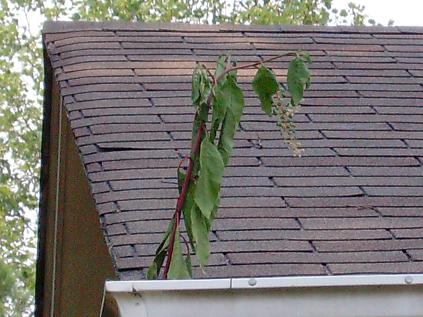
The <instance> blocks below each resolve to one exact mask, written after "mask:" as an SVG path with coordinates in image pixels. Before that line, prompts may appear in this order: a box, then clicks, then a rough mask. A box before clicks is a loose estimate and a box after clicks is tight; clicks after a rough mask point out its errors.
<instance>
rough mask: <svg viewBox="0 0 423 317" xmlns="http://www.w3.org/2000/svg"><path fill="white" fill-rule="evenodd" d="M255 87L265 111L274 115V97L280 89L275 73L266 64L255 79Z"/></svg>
mask: <svg viewBox="0 0 423 317" xmlns="http://www.w3.org/2000/svg"><path fill="white" fill-rule="evenodd" d="M253 89H254V91H255V93H256V94H257V95H258V97H259V99H260V102H261V107H262V109H263V111H264V112H265V113H266V114H267V115H269V116H271V115H272V103H273V102H272V98H273V95H274V94H275V93H276V92H277V91H278V90H279V83H278V81H277V80H276V77H275V74H274V73H273V72H272V71H271V70H270V69H269V68H267V67H266V66H261V67H260V69H259V70H258V71H257V73H256V75H255V76H254V79H253Z"/></svg>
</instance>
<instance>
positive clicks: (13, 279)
mask: <svg viewBox="0 0 423 317" xmlns="http://www.w3.org/2000/svg"><path fill="white" fill-rule="evenodd" d="M363 10H364V8H362V7H360V6H355V5H353V4H352V5H350V6H349V7H347V8H344V9H342V8H339V9H335V8H332V0H285V1H274V0H228V1H219V0H199V1H192V0H144V1H139V0H114V1H112V0H58V1H41V0H0V248H1V251H0V278H1V281H2V282H1V283H0V316H7V317H11V316H22V315H23V316H25V315H29V314H30V312H31V307H32V306H33V295H32V294H33V290H34V259H35V244H36V241H35V231H36V230H35V227H36V220H35V218H36V212H35V211H36V209H37V205H38V198H37V197H38V176H39V159H40V143H41V142H40V138H41V135H40V127H41V112H42V107H41V104H42V88H43V87H42V81H43V65H42V50H41V39H40V27H41V25H40V24H41V21H44V20H56V19H61V20H70V19H72V20H88V21H103V20H126V21H139V22H144V21H164V22H194V23H223V22H229V23H231V22H235V23H256V24H257V23H261V24H275V23H277V24H297V25H298V24H316V25H324V24H327V23H331V22H332V23H354V24H363V23H370V22H372V21H368V19H367V17H366V16H365V15H364V13H363ZM232 84H233V83H230V82H229V81H228V82H226V84H225V85H226V86H225V87H223V86H222V91H219V92H217V94H216V109H218V110H216V113H215V117H214V119H213V120H214V121H213V122H214V126H215V127H219V126H221V127H222V131H224V132H223V133H224V135H225V137H224V138H220V139H219V142H218V144H217V149H218V151H219V153H221V154H222V153H223V154H222V157H223V158H222V159H223V161H224V163H225V162H227V159H228V157H229V156H230V151H231V148H232V144H231V136H232V134H233V133H234V131H235V126H234V124H233V122H234V120H225V118H227V117H229V116H232V117H233V119H236V118H237V116H238V112H237V110H236V109H235V107H234V108H231V110H228V109H226V110H225V109H224V108H223V106H222V107H220V108H219V106H218V105H217V102H218V98H221V99H222V98H227V97H228V96H227V94H230V93H233V90H232V88H231V85H232ZM232 97H233V98H234V100H235V101H236V99H237V97H236V94H235V95H234V96H232ZM203 101H204V100H203ZM266 107H268V106H266ZM266 109H267V108H266ZM281 109H282V108H278V107H275V108H273V110H272V111H273V113H274V114H276V115H278V117H281V118H282V117H284V116H285V117H286V116H288V117H289V115H290V114H289V112H288V113H284V112H283V111H282V110H281ZM225 111H226V112H225ZM235 121H236V120H235ZM198 122H200V121H199V120H198ZM285 122H286V123H285V125H286V124H289V123H288V121H286V120H285ZM198 127H199V126H198V125H197V128H198ZM281 128H282V129H284V128H286V127H284V126H283V124H282V125H281ZM216 129H217V128H216ZM216 129H215V130H216ZM212 130H213V129H212ZM212 130H211V131H212ZM209 138H210V140H209V141H210V142H212V141H214V138H213V137H212V135H210V136H209ZM224 153H226V154H224ZM225 155H226V158H225ZM190 195H191V200H192V201H195V197H194V196H195V194H194V193H190V194H188V196H190ZM197 211H198V210H196V209H195V210H193V212H191V210H189V211H188V210H187V211H185V210H184V216H185V212H186V214H187V215H188V214H189V215H190V217H191V218H192V222H193V223H194V222H195V223H200V225H203V226H206V227H208V226H209V223H207V222H203V223H202V222H201V221H200V219H199V217H198V216H199V214H198V213H197ZM190 212H191V213H190ZM207 212H210V210H209V209H207ZM213 212H214V210H212V211H211V213H213ZM194 231H195V230H192V234H193V236H194V235H195V236H196V239H197V240H200V241H202V239H203V238H202V237H201V235H200V234H199V233H198V232H196V233H195V232H194ZM203 240H204V239H203ZM159 260H160V259H159ZM159 262H160V261H159Z"/></svg>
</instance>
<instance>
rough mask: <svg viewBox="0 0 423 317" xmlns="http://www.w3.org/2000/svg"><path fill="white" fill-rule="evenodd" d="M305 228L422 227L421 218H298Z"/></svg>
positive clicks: (422, 221)
mask: <svg viewBox="0 0 423 317" xmlns="http://www.w3.org/2000/svg"><path fill="white" fill-rule="evenodd" d="M300 222H301V224H302V225H303V226H304V228H305V229H312V230H319V229H323V230H328V229H394V228H422V227H423V218H421V219H418V218H417V219H416V218H407V217H402V218H377V219H376V218H375V219H373V218H362V219H359V218H358V219H347V218H338V219H336V218H322V219H300Z"/></svg>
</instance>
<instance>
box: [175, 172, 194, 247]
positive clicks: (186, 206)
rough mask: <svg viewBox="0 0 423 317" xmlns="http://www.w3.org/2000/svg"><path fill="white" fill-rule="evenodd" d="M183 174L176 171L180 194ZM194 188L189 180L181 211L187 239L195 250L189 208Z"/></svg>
mask: <svg viewBox="0 0 423 317" xmlns="http://www.w3.org/2000/svg"><path fill="white" fill-rule="evenodd" d="M185 176H186V175H185V174H184V173H182V172H179V173H178V184H179V194H181V190H182V184H183V183H184V181H185ZM194 189H195V184H194V183H193V182H191V183H190V186H189V188H188V192H187V197H186V199H185V203H184V206H183V207H182V213H183V216H184V223H185V228H186V230H187V234H188V239H189V242H190V245H191V248H192V249H193V250H194V251H195V245H194V238H193V235H192V225H191V209H192V207H193V205H194Z"/></svg>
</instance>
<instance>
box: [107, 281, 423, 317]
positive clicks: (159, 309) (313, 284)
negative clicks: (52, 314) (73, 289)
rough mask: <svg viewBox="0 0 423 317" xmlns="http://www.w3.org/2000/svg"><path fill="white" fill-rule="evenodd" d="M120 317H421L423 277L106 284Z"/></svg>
mask: <svg viewBox="0 0 423 317" xmlns="http://www.w3.org/2000/svg"><path fill="white" fill-rule="evenodd" d="M105 292H106V295H107V296H111V297H113V298H114V300H115V301H116V303H117V306H118V308H119V312H120V316H121V317H170V316H171V317H191V316H192V317H197V316H201V317H238V316H239V317H253V316H254V317H261V316H263V317H285V316H286V317H306V316H307V317H422V316H423V274H407V275H404V274H395V275H344V276H312V277H273V278H232V279H210V280H201V279H199V280H174V281H170V280H169V281H163V280H158V281H107V282H106V285H105Z"/></svg>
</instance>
